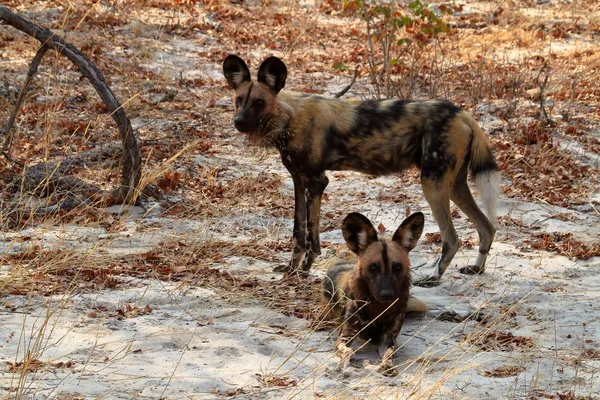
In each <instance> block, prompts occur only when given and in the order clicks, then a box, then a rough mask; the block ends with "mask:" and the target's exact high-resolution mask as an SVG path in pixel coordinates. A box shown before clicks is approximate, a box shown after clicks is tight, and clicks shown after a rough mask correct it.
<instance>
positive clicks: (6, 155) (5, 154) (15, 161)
mask: <svg viewBox="0 0 600 400" xmlns="http://www.w3.org/2000/svg"><path fill="white" fill-rule="evenodd" d="M2 155H3V156H4V158H6V159H7V160H8V161H10V162H11V163H14V164H17V165H18V166H19V167H25V164H23V163H22V162H19V161H17V160H15V159H14V158H12V157H11V156H10V155H9V154H8V153H7V152H5V151H3V152H2Z"/></svg>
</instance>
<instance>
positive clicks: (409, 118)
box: [223, 55, 500, 286]
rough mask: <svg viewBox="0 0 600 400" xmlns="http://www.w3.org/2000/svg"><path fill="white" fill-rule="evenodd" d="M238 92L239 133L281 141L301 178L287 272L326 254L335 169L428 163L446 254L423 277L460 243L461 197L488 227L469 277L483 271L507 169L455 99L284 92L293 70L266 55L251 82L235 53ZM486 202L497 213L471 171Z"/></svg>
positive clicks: (230, 65) (231, 78)
mask: <svg viewBox="0 0 600 400" xmlns="http://www.w3.org/2000/svg"><path fill="white" fill-rule="evenodd" d="M223 74H224V75H225V78H226V79H227V82H228V83H229V85H230V86H231V87H232V88H233V89H234V90H235V95H234V102H235V118H234V125H235V127H236V129H237V130H238V131H240V132H242V133H246V134H247V135H248V139H249V140H250V142H251V143H254V144H258V145H261V146H265V147H275V148H276V149H277V150H279V152H280V154H281V159H282V161H283V164H284V166H285V167H286V168H287V169H288V171H289V172H290V174H291V175H292V180H293V181H294V194H295V216H294V234H293V236H294V250H293V254H292V258H291V261H290V263H289V264H288V265H287V266H285V267H284V268H283V270H285V271H288V272H291V271H297V270H298V269H300V270H301V271H308V270H309V269H310V267H311V266H312V263H313V261H314V259H315V257H316V255H318V254H320V253H321V247H320V242H319V218H320V210H321V196H322V194H323V191H324V190H325V187H326V186H327V184H328V182H329V181H328V179H327V177H326V176H325V171H326V170H353V171H359V172H364V173H367V174H371V175H376V176H377V175H386V174H392V173H395V172H400V171H402V170H405V169H407V168H410V167H411V166H414V165H416V166H417V167H419V168H420V169H421V185H422V188H423V193H424V194H425V199H426V200H427V202H428V203H429V205H430V206H431V210H432V212H433V216H434V218H435V220H436V221H437V223H438V226H439V228H440V231H441V234H442V238H443V243H442V255H441V257H440V258H439V260H438V261H437V262H436V265H435V270H434V272H433V274H432V275H431V276H430V277H429V278H427V279H425V280H423V281H422V282H420V283H417V284H420V285H422V286H430V285H436V284H439V280H440V277H441V276H442V274H443V273H444V271H445V270H446V268H447V267H448V265H449V264H450V262H451V261H452V258H453V257H454V255H455V253H456V251H457V250H458V247H459V239H458V236H457V234H456V231H455V229H454V225H453V224H452V219H451V216H450V200H452V201H453V202H454V203H455V204H456V205H457V206H458V207H459V208H460V209H461V210H462V211H463V212H464V213H465V214H466V215H467V216H468V217H469V219H470V220H471V221H472V222H473V224H474V225H475V228H476V229H477V232H478V233H479V256H478V257H477V260H476V261H475V264H474V265H473V266H467V267H464V268H462V269H461V272H462V273H467V274H475V273H482V272H483V271H484V268H485V261H486V258H487V255H488V252H489V250H490V247H491V245H492V241H493V240H494V235H495V233H496V228H495V227H494V221H495V220H496V216H495V212H496V211H495V210H496V199H497V197H498V190H499V182H500V174H499V171H498V167H497V165H496V162H495V161H494V157H493V155H492V151H491V149H490V147H489V144H488V142H487V140H486V138H485V136H484V134H483V132H482V131H481V129H480V128H479V127H478V125H477V123H476V122H475V120H474V119H473V117H472V116H471V115H470V114H469V113H467V112H466V111H463V110H461V109H460V108H458V107H457V106H455V105H454V104H452V103H450V102H449V101H446V100H426V101H418V100H366V101H357V100H343V99H336V98H325V97H322V96H316V95H310V94H304V93H292V92H286V91H282V92H280V91H281V89H283V87H284V86H285V80H286V78H287V68H286V66H285V64H284V63H283V62H282V61H281V60H280V59H278V58H277V57H269V58H267V59H266V60H265V61H264V62H263V63H262V64H261V65H260V67H259V69H258V79H257V80H256V81H252V80H251V78H250V70H249V69H248V66H247V65H246V63H245V62H244V61H243V60H242V59H241V58H239V57H237V56H235V55H229V56H228V57H227V58H226V59H225V61H224V62H223ZM469 170H470V171H471V174H472V175H473V176H474V178H475V183H476V185H477V187H478V189H479V192H480V194H481V196H482V198H483V200H484V203H485V205H486V207H487V213H488V216H489V219H488V218H487V217H486V216H485V215H484V214H483V213H482V212H481V210H480V209H479V207H478V206H477V204H476V203H475V201H474V199H473V196H472V195H471V191H470V190H469V187H468V185H467V174H468V171H469Z"/></svg>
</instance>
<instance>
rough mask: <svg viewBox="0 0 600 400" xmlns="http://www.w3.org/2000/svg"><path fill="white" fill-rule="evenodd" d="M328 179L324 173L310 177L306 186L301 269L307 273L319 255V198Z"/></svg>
mask: <svg viewBox="0 0 600 400" xmlns="http://www.w3.org/2000/svg"><path fill="white" fill-rule="evenodd" d="M328 183H329V179H327V177H326V176H325V174H324V173H320V174H319V175H317V176H316V177H311V178H310V180H309V181H308V183H307V185H306V202H307V211H308V213H307V214H308V215H307V218H306V226H307V228H306V230H307V232H308V233H307V236H306V254H305V256H304V260H302V265H301V267H300V268H301V269H302V270H303V271H308V270H309V269H310V267H311V266H312V264H313V261H314V260H315V257H316V256H317V255H319V254H321V242H320V240H319V226H320V223H319V221H320V218H321V197H322V196H323V191H324V190H325V188H326V187H327V184H328Z"/></svg>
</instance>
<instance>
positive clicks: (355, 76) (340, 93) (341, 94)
mask: <svg viewBox="0 0 600 400" xmlns="http://www.w3.org/2000/svg"><path fill="white" fill-rule="evenodd" d="M357 77H358V65H357V66H356V68H354V77H353V78H352V81H351V82H350V84H349V85H348V86H346V87H345V88H343V89H342V90H341V91H340V92H338V93H337V94H336V95H335V98H337V99H339V98H340V97H342V96H343V95H345V94H346V93H348V90H350V88H351V87H352V85H354V82H356V78H357Z"/></svg>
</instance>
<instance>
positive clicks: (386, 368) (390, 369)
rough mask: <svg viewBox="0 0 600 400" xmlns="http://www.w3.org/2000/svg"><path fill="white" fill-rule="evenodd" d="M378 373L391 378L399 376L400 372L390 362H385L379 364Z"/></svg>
mask: <svg viewBox="0 0 600 400" xmlns="http://www.w3.org/2000/svg"><path fill="white" fill-rule="evenodd" d="M377 371H378V372H379V373H380V374H381V375H383V376H389V377H394V376H398V370H397V369H396V367H394V365H393V364H392V363H391V362H389V361H387V362H386V361H384V362H382V363H381V364H379V367H378V368H377Z"/></svg>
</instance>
